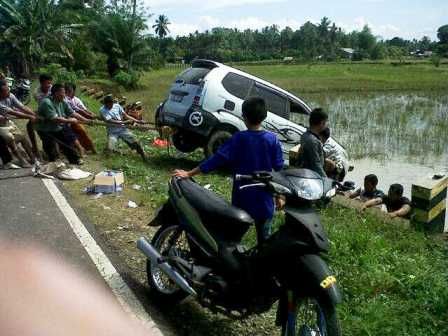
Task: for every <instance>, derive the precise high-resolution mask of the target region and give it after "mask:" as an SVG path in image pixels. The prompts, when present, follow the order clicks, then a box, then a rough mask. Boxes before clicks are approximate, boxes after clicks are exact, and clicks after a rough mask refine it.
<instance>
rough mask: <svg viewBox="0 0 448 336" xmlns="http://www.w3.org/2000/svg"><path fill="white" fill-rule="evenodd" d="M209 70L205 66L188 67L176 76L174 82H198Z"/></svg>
mask: <svg viewBox="0 0 448 336" xmlns="http://www.w3.org/2000/svg"><path fill="white" fill-rule="evenodd" d="M210 71H211V69H207V68H188V69H187V70H185V71H184V72H182V73H181V74H180V75H179V76H177V78H176V83H180V82H182V83H184V84H199V83H200V82H201V81H202V80H203V79H204V77H205V76H207V74H208V73H209V72H210Z"/></svg>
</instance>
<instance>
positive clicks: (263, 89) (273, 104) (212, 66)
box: [156, 60, 348, 172]
mask: <svg viewBox="0 0 448 336" xmlns="http://www.w3.org/2000/svg"><path fill="white" fill-rule="evenodd" d="M252 96H258V97H262V98H264V99H265V101H266V104H267V108H268V111H269V112H268V116H267V118H266V119H265V121H264V122H263V128H264V129H266V130H269V131H271V132H274V133H276V135H277V136H278V138H279V140H280V142H281V144H282V148H283V153H284V155H285V159H287V157H288V153H289V150H290V149H291V148H292V147H293V146H295V145H297V144H298V143H300V136H301V135H302V134H303V133H304V132H305V131H306V128H305V126H304V125H302V124H297V123H294V122H292V121H290V120H289V119H290V116H291V114H295V113H296V114H303V115H308V114H309V113H310V112H311V109H310V107H309V106H308V105H307V104H306V103H305V102H304V101H303V100H301V99H300V98H298V97H296V96H295V95H293V94H291V93H289V92H288V91H285V90H283V89H281V88H279V87H277V86H275V85H273V84H271V83H269V82H266V81H264V80H262V79H260V78H257V77H255V76H252V75H250V74H247V73H245V72H243V71H240V70H237V69H235V68H232V67H230V66H227V65H224V64H221V63H218V62H214V61H210V60H194V61H193V62H192V66H191V67H190V68H188V69H186V70H185V71H183V72H182V73H181V74H179V75H178V76H177V78H176V80H175V81H174V83H173V84H172V86H171V88H170V91H169V94H168V97H167V99H166V100H165V101H164V102H163V103H161V104H160V105H159V107H158V109H157V111H156V124H158V125H160V126H165V125H166V126H170V127H172V128H174V129H175V133H174V134H173V139H172V140H173V144H174V146H175V147H176V148H177V149H178V150H180V151H182V152H191V151H194V150H195V149H197V148H199V147H202V148H204V153H205V155H206V156H207V157H208V156H210V155H212V154H213V153H214V152H216V150H217V149H218V148H219V146H220V145H222V144H223V143H224V142H225V141H227V140H228V139H229V138H230V137H231V136H232V134H233V133H235V132H238V131H243V130H245V129H246V125H245V124H244V121H243V118H242V112H241V106H242V104H243V101H244V99H246V98H248V97H252ZM329 141H330V142H331V145H332V147H333V149H336V150H337V151H339V155H340V157H343V158H345V163H344V167H345V172H347V171H348V159H347V153H346V151H345V149H344V148H343V147H342V146H341V145H339V144H338V143H337V142H336V141H335V140H333V139H329Z"/></svg>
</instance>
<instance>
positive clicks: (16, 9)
mask: <svg viewBox="0 0 448 336" xmlns="http://www.w3.org/2000/svg"><path fill="white" fill-rule="evenodd" d="M76 27H77V25H71V24H67V23H66V22H64V19H63V18H62V17H61V14H60V12H59V10H58V5H57V1H56V0H20V1H11V0H0V30H1V31H2V32H3V34H2V35H0V43H3V44H6V45H8V47H9V48H11V49H12V50H13V52H14V55H13V56H14V57H16V58H17V59H18V60H19V62H20V64H21V68H22V71H23V72H24V73H25V74H29V73H30V71H31V69H32V67H33V65H35V64H38V63H40V62H41V61H42V60H43V59H44V57H45V56H46V54H47V53H48V52H49V51H52V52H56V53H58V54H59V55H62V56H63V57H71V54H70V52H69V50H68V48H67V47H66V41H67V40H68V39H69V37H70V35H71V34H72V33H73V30H74V29H75V28H76ZM49 49H51V50H49Z"/></svg>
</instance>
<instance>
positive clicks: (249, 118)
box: [174, 97, 284, 243]
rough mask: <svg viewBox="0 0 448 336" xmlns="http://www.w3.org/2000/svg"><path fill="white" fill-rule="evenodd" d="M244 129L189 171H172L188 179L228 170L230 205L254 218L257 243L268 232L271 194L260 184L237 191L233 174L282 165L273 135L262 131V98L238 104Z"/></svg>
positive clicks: (271, 168)
mask: <svg viewBox="0 0 448 336" xmlns="http://www.w3.org/2000/svg"><path fill="white" fill-rule="evenodd" d="M242 112H243V118H244V122H245V124H246V126H247V128H248V129H247V131H242V132H238V133H236V134H234V135H233V137H232V138H231V139H229V140H228V141H227V142H226V143H225V144H223V145H222V146H221V147H220V148H219V149H218V151H217V152H216V154H215V155H213V156H212V157H210V158H209V159H208V160H206V161H204V162H202V163H201V164H200V165H199V166H198V167H196V168H194V169H193V170H190V171H184V170H175V172H174V175H175V176H179V177H183V178H189V177H193V176H195V175H197V174H200V173H204V174H207V173H209V172H211V171H212V170H215V169H216V168H218V167H221V166H226V167H228V168H230V169H231V172H232V175H233V177H234V179H233V190H232V204H233V205H234V206H236V207H238V208H241V209H243V210H245V211H247V213H248V214H249V215H251V216H252V218H253V219H254V220H255V227H256V230H257V239H258V242H259V243H261V242H263V241H265V240H266V239H267V238H268V237H269V236H270V234H271V222H272V217H273V215H274V201H273V199H272V195H271V194H269V193H268V192H266V191H265V190H264V189H263V187H252V188H247V189H243V190H240V189H239V187H240V186H241V185H244V184H247V182H243V181H235V175H236V174H243V175H249V174H252V173H254V172H256V171H272V170H275V171H278V170H280V169H282V168H283V154H282V148H281V146H280V142H279V141H278V139H277V137H276V136H275V134H273V133H271V132H267V131H264V130H262V128H261V123H262V122H263V120H264V119H266V117H267V109H266V103H265V101H264V100H263V99H262V98H258V97H253V98H249V99H247V100H246V101H244V103H243V106H242ZM276 203H277V207H278V208H281V207H282V206H283V205H284V200H283V199H280V198H279V199H277V200H276Z"/></svg>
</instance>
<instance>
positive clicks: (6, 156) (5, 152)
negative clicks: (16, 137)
mask: <svg viewBox="0 0 448 336" xmlns="http://www.w3.org/2000/svg"><path fill="white" fill-rule="evenodd" d="M0 159H2V163H3V164H4V165H5V164H7V163H9V162H11V161H12V156H11V153H10V152H9V148H8V146H7V145H6V142H5V140H3V138H0Z"/></svg>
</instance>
